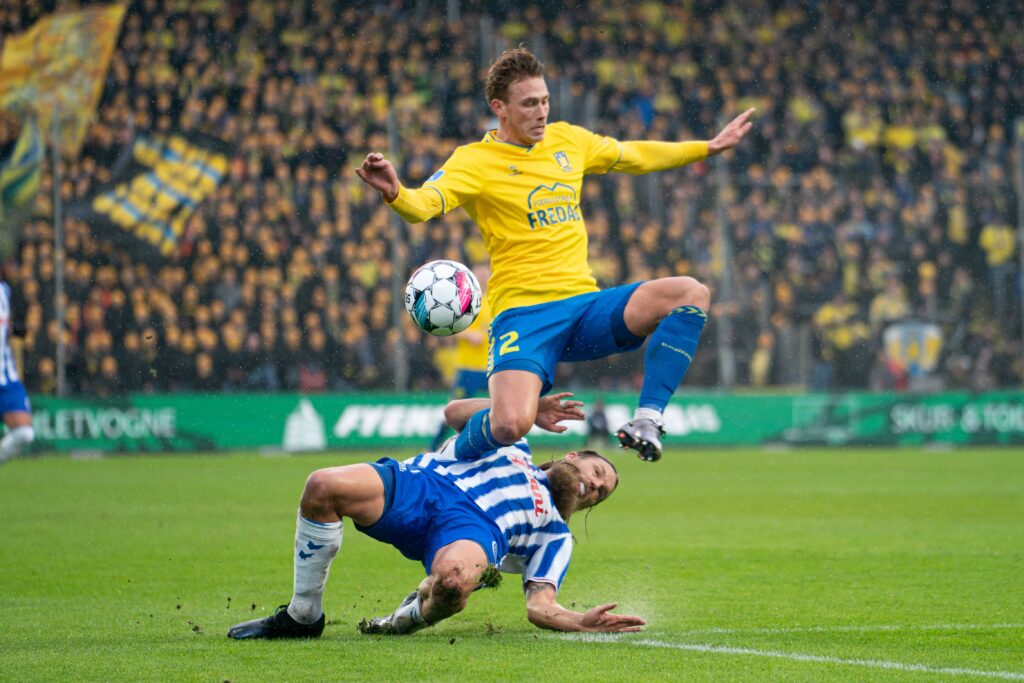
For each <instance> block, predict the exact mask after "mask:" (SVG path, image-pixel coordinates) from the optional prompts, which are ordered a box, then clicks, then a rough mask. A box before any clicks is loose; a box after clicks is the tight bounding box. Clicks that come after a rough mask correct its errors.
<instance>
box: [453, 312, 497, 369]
mask: <svg viewBox="0 0 1024 683" xmlns="http://www.w3.org/2000/svg"><path fill="white" fill-rule="evenodd" d="M490 308H491V307H490V305H488V303H487V300H486V299H485V300H484V302H483V304H482V305H481V306H480V313H478V314H477V316H476V320H474V321H473V324H472V325H470V326H469V327H468V328H467V329H466V331H465V332H462V333H460V334H458V335H456V336H455V366H456V367H457V368H459V369H460V370H486V369H487V328H488V327H490V325H491V310H490ZM467 333H473V334H472V335H470V334H467ZM472 337H476V339H475V340H472Z"/></svg>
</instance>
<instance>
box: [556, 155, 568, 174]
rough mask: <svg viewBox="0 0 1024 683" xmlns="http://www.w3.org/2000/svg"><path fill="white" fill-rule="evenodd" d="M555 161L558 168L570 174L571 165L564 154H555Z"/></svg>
mask: <svg viewBox="0 0 1024 683" xmlns="http://www.w3.org/2000/svg"><path fill="white" fill-rule="evenodd" d="M555 161H557V162H558V167H559V168H560V169H562V170H563V171H565V172H566V173H572V164H570V163H569V155H567V154H566V153H565V152H555Z"/></svg>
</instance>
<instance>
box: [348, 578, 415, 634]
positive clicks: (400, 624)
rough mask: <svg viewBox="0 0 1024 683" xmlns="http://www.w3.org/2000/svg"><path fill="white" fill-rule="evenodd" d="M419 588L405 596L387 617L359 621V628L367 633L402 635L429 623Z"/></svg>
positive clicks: (413, 631)
mask: <svg viewBox="0 0 1024 683" xmlns="http://www.w3.org/2000/svg"><path fill="white" fill-rule="evenodd" d="M421 610H422V599H421V598H420V592H419V589H417V590H414V591H413V592H412V593H409V595H407V596H405V600H403V601H402V604H400V605H399V606H398V608H397V609H395V611H394V612H392V613H391V614H389V615H388V616H386V617H374V618H373V619H370V620H366V619H364V620H362V621H360V622H359V630H360V632H362V633H365V634H367V635H388V636H400V635H408V634H410V633H415V632H416V631H419V630H420V629H423V628H426V627H427V626H429V624H428V623H427V622H426V621H425V620H424V619H423V614H422V611H421Z"/></svg>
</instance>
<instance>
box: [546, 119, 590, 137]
mask: <svg viewBox="0 0 1024 683" xmlns="http://www.w3.org/2000/svg"><path fill="white" fill-rule="evenodd" d="M544 134H545V136H551V137H558V138H567V139H573V140H575V139H578V138H586V137H590V136H592V135H593V134H594V133H593V132H592V131H590V130H589V129H587V128H584V127H583V126H579V125H577V124H575V123H569V122H568V121H555V122H554V123H549V124H548V127H547V130H546V131H545V133H544Z"/></svg>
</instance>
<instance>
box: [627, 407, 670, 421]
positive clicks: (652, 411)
mask: <svg viewBox="0 0 1024 683" xmlns="http://www.w3.org/2000/svg"><path fill="white" fill-rule="evenodd" d="M633 419H634V420H651V421H652V422H654V423H655V424H659V425H660V424H662V423H663V422H664V420H663V419H662V417H661V411H660V410H658V409H656V408H637V409H636V411H635V412H634V413H633Z"/></svg>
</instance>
